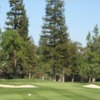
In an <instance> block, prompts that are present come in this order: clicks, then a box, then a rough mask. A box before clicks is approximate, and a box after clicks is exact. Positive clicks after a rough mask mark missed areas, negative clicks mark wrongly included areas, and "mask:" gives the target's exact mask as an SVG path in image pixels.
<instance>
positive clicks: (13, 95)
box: [0, 80, 100, 100]
mask: <svg viewBox="0 0 100 100" xmlns="http://www.w3.org/2000/svg"><path fill="white" fill-rule="evenodd" d="M0 84H13V85H22V84H24V85H25V84H33V85H36V86H38V88H32V89H10V88H0V100H100V89H89V88H84V87H82V86H83V85H84V84H82V83H58V82H49V81H40V80H2V81H0ZM97 84H100V83H97ZM29 93H30V94H32V95H31V96H28V94H29Z"/></svg>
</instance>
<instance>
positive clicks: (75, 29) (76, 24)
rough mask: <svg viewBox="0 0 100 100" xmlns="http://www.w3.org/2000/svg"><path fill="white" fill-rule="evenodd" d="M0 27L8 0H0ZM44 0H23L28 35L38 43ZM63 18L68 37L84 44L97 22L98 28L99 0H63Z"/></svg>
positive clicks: (99, 18)
mask: <svg viewBox="0 0 100 100" xmlns="http://www.w3.org/2000/svg"><path fill="white" fill-rule="evenodd" d="M0 1H1V2H0V28H1V29H2V31H4V27H5V21H6V20H7V19H6V18H7V15H6V13H7V12H8V11H10V7H9V2H8V1H9V0H0ZM45 1H46V0H24V4H25V9H26V13H27V17H28V19H29V36H32V38H33V39H34V43H35V44H36V45H38V42H39V38H40V34H41V30H42V29H41V26H42V25H43V20H42V18H43V17H44V16H45V6H46V2H45ZM64 6H65V12H64V13H65V18H66V25H67V27H68V32H69V37H70V38H71V40H72V41H77V42H80V43H81V44H82V46H86V36H87V34H88V32H89V31H91V34H93V33H92V31H93V28H94V26H95V25H96V24H98V26H99V28H100V0H65V5H64Z"/></svg>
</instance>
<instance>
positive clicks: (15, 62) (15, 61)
mask: <svg viewBox="0 0 100 100" xmlns="http://www.w3.org/2000/svg"><path fill="white" fill-rule="evenodd" d="M16 53H17V52H16V50H14V78H16V76H17V68H16V65H17V57H16Z"/></svg>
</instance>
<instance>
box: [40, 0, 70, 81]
mask: <svg viewBox="0 0 100 100" xmlns="http://www.w3.org/2000/svg"><path fill="white" fill-rule="evenodd" d="M45 10H46V15H45V17H44V18H43V20H44V24H43V27H42V34H41V36H40V48H41V61H42V62H43V63H44V64H45V63H48V64H49V65H50V66H51V70H52V71H51V72H50V73H51V75H52V78H53V79H54V80H56V79H57V76H58V77H60V76H61V75H62V76H63V81H64V80H65V79H64V76H65V70H64V69H65V67H66V66H67V65H66V64H67V63H66V61H65V58H68V52H67V50H68V48H67V46H68V41H69V38H68V37H69V35H68V32H67V27H66V24H65V16H64V1H62V0H46V8H45Z"/></svg>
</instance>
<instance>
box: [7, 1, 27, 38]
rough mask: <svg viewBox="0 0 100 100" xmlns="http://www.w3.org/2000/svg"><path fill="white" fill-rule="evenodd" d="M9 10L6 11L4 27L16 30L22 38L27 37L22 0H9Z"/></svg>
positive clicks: (25, 17)
mask: <svg viewBox="0 0 100 100" xmlns="http://www.w3.org/2000/svg"><path fill="white" fill-rule="evenodd" d="M9 3H10V8H11V10H10V11H9V12H8V13H7V16H8V17H7V21H6V25H7V27H6V29H14V30H17V31H18V33H19V34H20V35H21V36H22V37H23V38H24V39H27V38H28V18H27V16H26V11H25V7H24V4H23V0H9Z"/></svg>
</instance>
